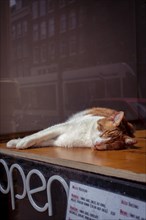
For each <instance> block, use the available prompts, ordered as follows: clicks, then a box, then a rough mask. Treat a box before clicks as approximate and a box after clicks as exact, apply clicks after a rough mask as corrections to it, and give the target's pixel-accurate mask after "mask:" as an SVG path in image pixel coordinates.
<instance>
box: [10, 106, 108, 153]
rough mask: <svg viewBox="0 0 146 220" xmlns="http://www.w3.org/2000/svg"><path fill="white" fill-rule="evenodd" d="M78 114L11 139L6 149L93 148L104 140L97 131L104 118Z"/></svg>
mask: <svg viewBox="0 0 146 220" xmlns="http://www.w3.org/2000/svg"><path fill="white" fill-rule="evenodd" d="M86 113H87V111H86V110H85V111H82V112H79V113H77V114H75V115H73V116H72V117H70V118H69V119H68V120H67V121H66V122H64V123H61V124H57V125H54V126H52V127H49V128H47V129H44V130H42V131H39V132H37V133H35V134H32V135H29V136H26V137H24V138H22V139H13V140H10V141H9V142H8V143H7V147H8V148H17V149H26V148H29V147H31V146H60V147H94V145H96V143H98V144H99V143H102V142H103V141H105V140H108V139H104V138H101V137H100V135H101V132H100V131H99V130H98V121H99V120H100V119H102V118H104V117H101V116H93V115H91V114H86Z"/></svg>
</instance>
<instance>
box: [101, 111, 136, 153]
mask: <svg viewBox="0 0 146 220" xmlns="http://www.w3.org/2000/svg"><path fill="white" fill-rule="evenodd" d="M98 126H99V129H100V131H101V137H102V138H103V139H105V140H107V141H105V143H104V142H103V146H100V148H101V149H100V150H102V147H103V149H122V148H126V147H127V146H132V145H134V144H135V143H136V140H135V139H134V127H133V125H132V124H131V123H129V122H128V121H127V120H126V119H125V116H124V112H122V111H120V112H115V113H113V114H112V115H110V116H108V117H105V118H103V119H100V120H99V122H98Z"/></svg>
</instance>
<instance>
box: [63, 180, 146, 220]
mask: <svg viewBox="0 0 146 220" xmlns="http://www.w3.org/2000/svg"><path fill="white" fill-rule="evenodd" d="M98 219H99V220H101V219H104V220H146V203H145V202H142V201H139V200H135V199H132V198H129V197H126V196H121V195H119V194H115V193H112V192H108V191H105V190H102V189H97V188H94V187H90V186H86V185H83V184H79V183H75V182H70V191H69V198H68V207H67V215H66V220H98Z"/></svg>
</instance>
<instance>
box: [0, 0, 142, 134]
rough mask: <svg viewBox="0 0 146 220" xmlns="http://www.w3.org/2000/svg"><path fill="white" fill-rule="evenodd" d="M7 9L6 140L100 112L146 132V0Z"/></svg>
mask: <svg viewBox="0 0 146 220" xmlns="http://www.w3.org/2000/svg"><path fill="white" fill-rule="evenodd" d="M0 6H1V7H0V14H1V15H2V17H3V19H2V24H3V25H1V27H0V35H1V37H0V41H1V50H0V53H1V56H0V59H1V65H0V71H1V72H0V83H1V84H2V85H4V87H3V88H5V89H3V91H2V92H3V98H1V101H0V107H1V106H3V107H4V108H3V109H5V111H4V110H1V109H0V122H1V121H2V120H3V118H5V121H6V124H5V126H3V127H1V130H0V132H1V134H2V133H11V132H16V133H17V132H21V131H30V130H37V129H41V128H45V127H47V126H49V125H50V124H54V123H58V122H60V121H63V120H64V119H66V118H67V117H68V115H70V114H73V113H74V112H76V111H79V110H83V109H85V108H88V107H93V106H104V107H111V108H115V109H118V110H123V111H125V113H126V115H127V117H128V119H129V120H132V121H133V122H134V123H135V124H136V125H138V128H141V129H143V128H145V127H146V123H145V121H146V119H145V109H146V107H145V105H146V89H145V82H146V74H145V73H146V59H145V57H146V41H145V39H146V31H145V30H146V22H145V21H146V13H145V11H146V4H145V0H141V1H138V0H133V1H131V0H126V1H123V0H118V1H107V0H94V1H76V0H71V1H69V0H67V1H64V0H58V1H55V0H29V1H26V0H17V1H16V0H13V1H10V4H9V1H0ZM123 15H124V16H123ZM12 85H13V86H12ZM0 86H1V85H0ZM6 89H7V90H6ZM6 91H7V92H6ZM10 94H13V95H14V97H15V99H18V100H19V105H18V104H17V105H12V104H11V103H12V100H14V97H13V96H11V95H10ZM9 109H10V110H11V111H9ZM144 123H145V124H144Z"/></svg>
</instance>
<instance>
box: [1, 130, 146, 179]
mask: <svg viewBox="0 0 146 220" xmlns="http://www.w3.org/2000/svg"><path fill="white" fill-rule="evenodd" d="M136 139H137V141H138V142H137V144H136V145H135V146H134V147H132V148H129V149H125V150H113V151H97V150H92V149H86V148H69V149H68V148H63V147H43V148H30V149H26V150H16V149H8V148H6V144H5V143H2V144H0V153H3V154H5V155H11V156H16V157H19V158H28V159H32V160H36V161H42V162H46V163H51V164H56V165H61V166H65V167H70V168H74V169H80V170H84V171H89V172H93V173H98V174H103V175H107V176H113V177H117V178H123V179H128V180H134V181H138V182H145V183H146V130H141V131H140V130H139V131H136Z"/></svg>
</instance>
